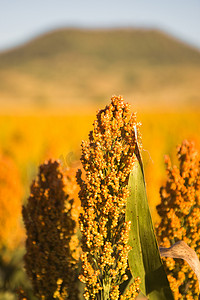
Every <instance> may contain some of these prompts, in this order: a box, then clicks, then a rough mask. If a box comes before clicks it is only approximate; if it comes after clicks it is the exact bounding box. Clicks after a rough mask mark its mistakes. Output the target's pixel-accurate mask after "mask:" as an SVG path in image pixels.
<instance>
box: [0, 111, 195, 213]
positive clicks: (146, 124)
mask: <svg viewBox="0 0 200 300" xmlns="http://www.w3.org/2000/svg"><path fill="white" fill-rule="evenodd" d="M133 111H134V107H133ZM95 114H96V112H95V111H94V113H93V115H92V114H90V115H73V114H70V115H66V116H63V115H62V116H1V117H0V126H1V128H2V130H1V133H0V144H1V151H2V152H3V153H5V154H6V155H8V156H9V157H11V158H12V159H13V160H14V162H15V163H16V165H17V168H18V169H19V172H20V177H21V181H22V184H23V195H24V199H25V198H26V197H27V196H28V192H29V186H30V184H31V181H32V179H33V178H34V176H35V175H36V173H37V168H38V166H39V165H40V164H41V163H42V162H43V161H44V160H46V159H50V158H52V159H60V160H61V162H62V163H63V165H64V166H65V167H71V168H73V169H77V168H78V167H79V166H80V165H79V158H80V150H81V149H80V145H81V141H82V140H83V139H87V137H88V133H89V131H90V130H91V129H92V123H93V120H94V119H95ZM199 117H200V113H199V112H196V113H195V112H191V113H186V112H185V113H164V112H161V113H158V112H157V113H144V114H141V113H139V114H138V115H137V118H138V121H141V122H142V127H141V132H142V137H143V147H144V150H143V153H142V154H143V159H144V166H145V172H146V180H147V190H148V195H149V202H150V206H151V209H152V212H153V216H154V218H156V212H155V205H156V204H158V202H159V188H160V186H161V184H162V183H163V181H164V179H165V166H164V155H165V154H170V155H171V157H172V159H173V158H174V159H175V153H176V146H177V145H178V144H180V143H181V142H182V141H183V140H184V139H190V140H194V141H195V142H196V145H197V147H198V146H200V136H199V132H200V122H199ZM174 162H175V161H174Z"/></svg>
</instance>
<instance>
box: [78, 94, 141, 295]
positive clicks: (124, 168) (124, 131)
mask: <svg viewBox="0 0 200 300" xmlns="http://www.w3.org/2000/svg"><path fill="white" fill-rule="evenodd" d="M135 128H137V133H138V137H137V141H136V139H135ZM139 128H140V123H137V122H136V115H135V114H132V113H131V112H130V107H129V105H127V104H125V103H124V100H123V98H122V97H112V99H111V104H110V105H108V106H106V108H105V109H103V110H100V111H98V113H97V116H96V120H95V121H94V124H93V131H92V132H90V134H89V141H88V142H82V157H81V162H82V165H83V169H84V171H85V174H84V177H83V174H81V171H78V172H77V182H78V184H79V186H80V192H79V196H80V199H81V205H82V208H83V213H82V214H81V216H80V219H79V220H80V228H81V232H82V251H83V252H82V273H81V276H80V280H81V281H82V282H84V283H85V284H86V286H85V294H84V297H85V299H88V300H92V299H97V296H98V295H100V293H103V291H102V289H103V290H105V288H106V291H107V290H108V292H106V296H105V297H106V298H105V299H115V300H118V299H121V298H120V297H121V296H120V293H119V286H120V284H121V283H123V281H125V280H126V279H127V276H126V272H127V267H128V253H129V251H130V250H131V248H130V246H128V245H127V244H128V235H129V231H130V222H125V207H126V199H127V197H128V195H129V191H128V187H127V184H128V178H129V174H130V172H131V170H132V169H133V166H134V161H135V159H134V157H135V150H136V142H137V143H138V145H139V148H140V149H141V148H142V146H141V134H140V130H139ZM83 178H84V179H83ZM91 208H92V209H93V213H92V214H91ZM137 294H138V289H137V288H135V289H134V288H133V290H132V291H130V295H132V296H133V295H134V296H133V297H132V298H131V299H135V297H136V295H137ZM108 297H109V298H108ZM124 299H127V298H124Z"/></svg>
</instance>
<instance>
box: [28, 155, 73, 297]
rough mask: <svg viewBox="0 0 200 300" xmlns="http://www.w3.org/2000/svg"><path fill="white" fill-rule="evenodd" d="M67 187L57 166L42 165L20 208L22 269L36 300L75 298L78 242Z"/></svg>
mask: <svg viewBox="0 0 200 300" xmlns="http://www.w3.org/2000/svg"><path fill="white" fill-rule="evenodd" d="M66 185H67V182H66V178H65V175H64V173H63V171H62V169H61V167H60V165H59V163H58V162H57V161H48V162H45V163H44V164H43V165H41V166H40V171H39V174H38V178H37V180H35V181H33V184H32V186H31V194H30V197H29V199H28V202H27V205H24V206H23V219H24V223H25V228H26V233H27V240H26V254H25V269H26V271H27V274H28V276H29V278H30V279H31V282H32V284H33V289H34V292H35V295H36V296H37V297H39V299H44V300H45V299H74V300H76V299H78V290H77V288H76V280H77V260H76V255H77V247H78V241H77V238H76V236H75V233H76V223H75V221H74V220H73V218H72V209H73V199H70V198H69V195H68V194H67V193H66V187H67V186H66Z"/></svg>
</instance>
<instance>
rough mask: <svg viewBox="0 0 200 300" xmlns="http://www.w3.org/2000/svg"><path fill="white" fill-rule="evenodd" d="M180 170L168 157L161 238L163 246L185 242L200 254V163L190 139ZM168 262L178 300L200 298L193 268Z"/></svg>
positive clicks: (181, 154)
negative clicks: (179, 241)
mask: <svg viewBox="0 0 200 300" xmlns="http://www.w3.org/2000/svg"><path fill="white" fill-rule="evenodd" d="M177 156H178V159H179V167H177V166H173V167H172V166H171V161H170V159H169V157H168V156H167V157H166V159H165V162H166V167H167V176H168V178H167V182H166V184H165V186H163V187H161V189H160V195H161V204H160V205H158V206H157V211H158V213H159V215H160V216H161V221H160V223H159V224H157V226H156V227H157V235H158V240H159V243H160V245H161V246H163V247H170V245H172V244H174V243H175V242H177V241H178V240H183V241H185V242H186V243H187V244H188V245H189V246H190V247H191V248H192V249H194V250H195V251H196V253H197V255H199V254H200V239H199V234H200V230H199V226H200V201H199V195H200V184H199V183H200V160H199V155H198V152H197V150H196V149H195V146H194V143H193V142H189V141H187V140H185V141H183V143H182V145H181V146H179V147H178V149H177ZM164 263H165V265H166V268H167V273H168V274H170V275H168V278H169V281H170V284H171V287H172V290H173V292H174V297H175V299H191V297H193V298H192V299H198V281H197V279H196V275H195V274H194V273H193V272H192V271H191V268H190V267H189V265H188V264H187V263H186V262H184V261H183V260H179V261H178V262H177V263H176V261H175V260H174V259H172V258H165V259H164Z"/></svg>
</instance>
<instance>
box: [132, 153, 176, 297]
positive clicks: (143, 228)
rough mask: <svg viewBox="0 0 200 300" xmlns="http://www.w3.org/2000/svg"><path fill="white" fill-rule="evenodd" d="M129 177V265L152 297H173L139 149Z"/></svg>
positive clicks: (143, 290)
mask: <svg viewBox="0 0 200 300" xmlns="http://www.w3.org/2000/svg"><path fill="white" fill-rule="evenodd" d="M137 159H138V160H136V162H135V165H134V168H133V170H132V172H131V174H130V177H129V187H130V196H129V198H128V200H127V210H126V220H127V221H131V231H130V233H129V243H130V245H131V247H132V250H131V251H130V252H129V265H130V270H131V273H132V275H133V277H135V276H139V277H140V278H141V286H140V287H141V290H142V292H143V293H144V294H145V295H149V298H150V299H152V300H159V299H160V300H161V299H162V300H169V299H173V295H172V292H171V290H170V287H169V283H168V280H167V276H166V274H165V271H164V268H163V265H162V262H161V258H160V254H159V249H158V245H157V241H156V238H155V234H154V229H153V223H152V219H151V215H150V211H149V206H148V202H147V196H146V187H145V180H144V173H143V166H142V161H141V157H140V154H139V149H138V153H137Z"/></svg>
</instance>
